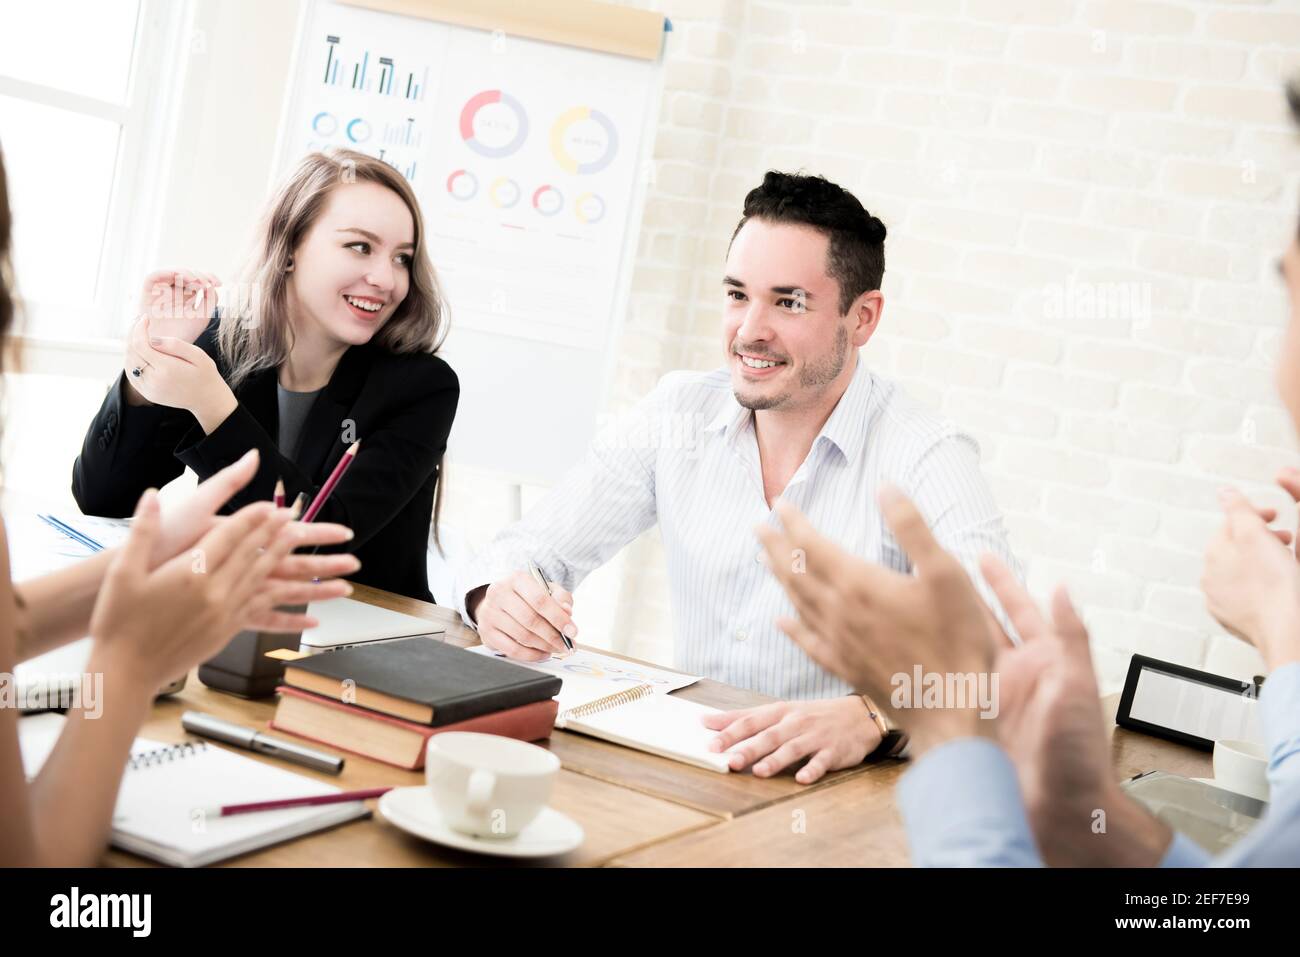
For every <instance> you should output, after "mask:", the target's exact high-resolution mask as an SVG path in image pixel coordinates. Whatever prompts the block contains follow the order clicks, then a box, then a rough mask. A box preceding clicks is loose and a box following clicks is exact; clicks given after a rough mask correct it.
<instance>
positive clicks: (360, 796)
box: [202, 787, 392, 817]
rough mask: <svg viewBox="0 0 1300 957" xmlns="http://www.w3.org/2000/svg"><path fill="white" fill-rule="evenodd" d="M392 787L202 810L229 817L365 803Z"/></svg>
mask: <svg viewBox="0 0 1300 957" xmlns="http://www.w3.org/2000/svg"><path fill="white" fill-rule="evenodd" d="M391 790H392V788H391V787H386V788H366V789H365V790H363V791H340V792H339V793H338V794H317V795H315V796H314V797H298V798H282V799H280V800H278V801H254V802H252V803H251V804H225V805H222V806H221V807H212V808H204V809H202V810H203V811H204V813H205V814H206V815H207V816H208V817H229V816H230V815H232V814H249V813H251V812H253V811H278V810H279V809H280V808H285V807H310V806H312V805H315V804H338V803H340V802H342V801H364V800H366V798H377V797H379V796H380V795H381V794H387V793H388V792H389V791H391Z"/></svg>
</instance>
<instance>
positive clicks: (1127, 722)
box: [1115, 655, 1259, 751]
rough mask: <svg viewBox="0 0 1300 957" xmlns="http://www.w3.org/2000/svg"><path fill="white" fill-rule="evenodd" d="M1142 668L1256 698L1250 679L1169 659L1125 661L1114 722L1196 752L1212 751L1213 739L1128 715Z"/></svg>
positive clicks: (1253, 683)
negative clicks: (1234, 676)
mask: <svg viewBox="0 0 1300 957" xmlns="http://www.w3.org/2000/svg"><path fill="white" fill-rule="evenodd" d="M1143 671H1156V672H1159V673H1161V674H1166V675H1172V676H1174V677H1175V678H1182V679H1183V680H1185V681H1192V682H1195V683H1196V684H1202V685H1210V686H1211V687H1214V688H1222V689H1223V690H1224V691H1231V692H1232V693H1234V694H1238V695H1241V696H1243V697H1252V698H1253V697H1257V696H1258V693H1259V692H1258V685H1257V684H1256V683H1255V682H1253V681H1241V680H1240V679H1237V678H1225V677H1224V676H1223V675H1216V674H1211V673H1210V672H1208V671H1200V670H1198V669H1196V668H1189V667H1187V666H1186V665H1178V664H1174V663H1173V662H1172V661H1161V660H1160V659H1159V658H1150V657H1148V656H1146V655H1134V656H1133V657H1132V659H1131V660H1130V661H1129V665H1128V676H1127V677H1126V678H1125V679H1124V692H1123V694H1121V695H1120V699H1119V709H1118V710H1117V711H1116V712H1115V723H1116V724H1117V725H1119V726H1120V727H1121V728H1126V729H1127V730H1129V731H1140V732H1141V733H1143V734H1149V735H1152V736H1154V737H1157V738H1164V739H1165V740H1166V741H1174V742H1177V743H1178V744H1185V745H1187V746H1189V747H1193V748H1196V749H1197V750H1200V751H1213V750H1214V742H1213V741H1211V740H1210V739H1208V738H1202V737H1199V736H1198V735H1195V734H1188V733H1187V732H1185V731H1177V730H1175V729H1174V728H1166V727H1164V726H1163V725H1159V724H1152V723H1151V722H1149V721H1139V720H1138V719H1137V718H1134V717H1132V716H1131V715H1130V713H1129V712H1130V709H1131V708H1132V707H1133V696H1134V695H1135V694H1136V693H1137V684H1138V678H1140V677H1141V676H1142V672H1143Z"/></svg>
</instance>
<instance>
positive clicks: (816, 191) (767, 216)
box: [731, 170, 885, 315]
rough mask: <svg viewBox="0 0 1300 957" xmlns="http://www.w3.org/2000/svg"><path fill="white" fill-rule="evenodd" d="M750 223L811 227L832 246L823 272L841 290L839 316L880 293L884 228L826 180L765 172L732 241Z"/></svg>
mask: <svg viewBox="0 0 1300 957" xmlns="http://www.w3.org/2000/svg"><path fill="white" fill-rule="evenodd" d="M751 219H761V220H764V221H765V222H769V223H796V224H799V225H802V226H811V227H812V228H813V229H816V230H817V231H819V232H821V233H822V234H824V235H825V236H826V238H827V240H829V242H830V248H829V250H828V251H827V256H826V258H827V263H826V272H827V274H828V275H830V277H831V278H832V279H834V280H835V281H836V282H838V283H839V285H840V314H841V315H843V314H844V313H846V312H848V311H849V309H850V308H851V307H852V306H853V302H854V300H856V299H857V298H858V296H860V295H862V294H863V293H864V292H868V291H870V290H872V289H879V288H880V280H881V279H882V278H884V275H885V224H884V223H882V222H881V221H880V220H879V219H878V218H876V217H875V216H872V215H871V214H870V213H869V212H867V210H866V209H865V208H864V207H863V205H862V204H861V203H860V202H858V198H857V197H856V196H854V195H853V194H852V193H850V192H849V191H848V190H847V189H845V188H844V187H843V186H837V185H836V184H834V183H832V182H830V181H829V180H828V179H826V177H825V176H806V175H804V174H802V173H782V172H778V171H777V170H768V172H767V174H766V175H765V176H764V177H763V184H762V185H761V186H757V187H755V188H754V189H751V190H750V191H749V195H748V196H746V197H745V211H744V213H743V215H742V216H741V217H740V222H739V223H737V224H736V232H734V233H732V234H731V238H732V239H733V240H734V239H735V238H736V234H737V233H739V232H740V230H741V228H742V227H743V226H744V225H745V223H747V222H749V221H750V220H751Z"/></svg>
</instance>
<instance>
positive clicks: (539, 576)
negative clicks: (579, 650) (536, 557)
mask: <svg viewBox="0 0 1300 957" xmlns="http://www.w3.org/2000/svg"><path fill="white" fill-rule="evenodd" d="M528 574H530V575H532V576H533V580H534V581H535V582H537V584H539V585H541V586H542V587H543V588H545V589H546V594H548V595H549V594H550V593H551V583H550V581H549V580H548V579H547V577H546V572H544V571H542V566H541V565H539V564H537V562H535V561H533V560H532V559H531V558H530V559H528ZM560 640H561V641H562V642H564V647H565V648H568V649H569V650H570V651H572V650H573V642H571V641H570V640H569V636H568V635H566V634H565V633H564V632H560Z"/></svg>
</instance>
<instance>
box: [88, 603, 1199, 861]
mask: <svg viewBox="0 0 1300 957" xmlns="http://www.w3.org/2000/svg"><path fill="white" fill-rule="evenodd" d="M352 597H353V598H354V599H357V600H360V601H366V602H370V603H372V604H375V605H380V606H383V607H385V608H390V609H393V610H395V611H400V612H403V613H405V614H408V615H415V616H417V617H425V618H430V619H433V618H435V617H436V616H435V613H434V611H433V610H434V609H435V607H436V606H433V605H430V604H428V603H426V602H421V601H417V600H415V599H411V598H406V597H403V596H399V595H393V594H390V593H388V592H382V591H379V590H377V589H372V588H367V587H364V586H358V587H357V588H356V591H355V593H354V594H353V596H352ZM447 640H448V641H451V642H454V643H456V644H461V645H466V644H470V643H472V642H474V641H475V640H476V639H475V638H474V636H473V633H472V632H470V631H468V629H466V630H465V632H464V633H463V634H455V635H449V636H448V638H447ZM674 694H678V695H680V696H681V697H683V698H688V699H690V700H692V701H698V702H701V703H704V704H708V705H712V706H715V707H719V708H743V707H749V706H751V705H757V704H762V703H764V702H767V701H770V700H772V699H770V698H767V697H765V696H764V695H760V694H756V693H754V692H751V691H745V690H742V689H740V688H733V687H731V686H729V685H725V684H722V683H720V682H717V681H710V680H709V679H707V678H706V679H702V680H700V681H699V682H697V683H695V684H693V685H691V686H689V687H687V688H682V689H681V690H679V691H676V692H674ZM1117 698H1118V696H1113V697H1112V698H1111V699H1108V701H1107V702H1106V703H1107V706H1108V707H1109V713H1110V714H1112V715H1113V714H1114V708H1115V703H1116V700H1117ZM186 710H197V711H206V712H209V713H211V714H215V715H218V716H220V717H223V718H227V719H229V720H231V721H235V722H238V723H240V724H243V725H246V726H250V727H258V728H259V729H261V730H266V728H267V724H268V722H269V721H270V720H271V716H272V714H273V712H274V710H275V699H273V698H272V699H264V700H260V701H250V700H245V699H242V698H236V697H234V696H232V695H228V694H222V693H220V692H216V691H213V690H211V689H210V688H207V687H205V686H204V685H202V684H200V683H199V681H198V677H197V675H196V674H191V675H190V676H189V680H188V681H187V682H186V687H185V688H184V690H182V691H181V692H180V693H179V694H177V695H174V696H172V697H169V698H163V699H160V700H159V701H158V702H157V703H156V704H155V706H154V709H153V712H152V714H151V715H150V718H149V720H148V721H147V722H146V724H145V726H144V728H143V729H141V732H140V733H141V735H142V736H144V737H147V738H152V739H154V740H159V741H167V742H179V741H183V740H185V739H186V737H187V735H186V733H185V731H184V730H183V729H182V728H181V723H180V716H181V712H182V711H186ZM1111 743H1112V754H1113V759H1114V767H1115V773H1116V776H1117V777H1118V778H1120V779H1123V778H1127V777H1131V776H1133V775H1134V774H1138V773H1140V772H1142V771H1150V770H1155V769H1160V770H1165V771H1172V772H1175V773H1178V774H1183V775H1187V776H1189V777H1193V776H1210V775H1211V774H1212V771H1211V768H1210V756H1209V755H1208V754H1204V753H1202V752H1199V751H1195V750H1193V749H1191V748H1186V747H1183V746H1181V745H1177V744H1172V743H1168V742H1164V741H1160V740H1158V739H1155V738H1149V737H1146V736H1145V735H1138V734H1133V733H1132V732H1129V731H1125V730H1123V729H1120V728H1113V729H1112V739H1111ZM543 746H545V747H548V748H549V749H550V750H551V751H553V752H554V753H555V754H556V755H557V756H558V757H559V758H560V760H561V761H562V762H563V768H562V769H561V771H560V773H559V778H558V780H557V781H556V785H555V792H554V795H553V798H552V802H551V803H552V806H553V807H555V808H556V809H557V810H559V811H561V812H563V813H564V814H567V815H569V816H570V817H572V818H573V819H574V820H576V821H577V822H578V823H579V824H581V825H582V828H583V830H584V831H585V832H586V840H585V841H584V842H583V844H582V846H581V847H579V848H578V849H577V850H575V851H572V852H570V853H569V854H567V855H565V856H563V857H559V858H552V859H549V860H546V861H542V862H527V864H531V865H532V866H536V865H537V864H538V863H541V864H549V865H565V866H616V867H617V866H626V867H683V866H684V867H691V866H700V867H782V866H807V867H863V866H904V865H907V864H908V863H909V860H908V852H907V840H906V836H905V834H904V831H903V826H902V821H901V818H900V816H899V813H898V810H897V807H896V806H895V803H894V785H895V783H896V782H897V780H898V776H899V774H900V773H901V772H902V771H903V769H904V768H905V767H906V763H905V762H902V761H896V760H885V761H881V762H876V763H870V764H862V765H859V766H858V767H855V768H850V769H847V770H844V771H837V772H834V773H832V774H828V775H826V776H825V777H824V778H822V780H820V781H818V782H817V783H816V784H813V785H811V786H804V785H801V784H798V783H796V782H795V780H794V777H793V774H792V773H791V772H787V773H785V774H782V775H780V776H778V777H775V778H767V779H762V778H756V777H754V776H752V775H751V774H749V773H748V772H746V773H743V774H734V773H733V774H727V775H722V774H717V773H716V772H713V771H705V770H703V769H700V768H694V767H690V766H689V765H685V764H681V763H679V762H676V761H670V760H667V759H666V758H660V757H656V756H655V755H651V754H644V753H642V752H640V751H634V750H631V749H629V748H623V747H619V746H617V745H613V744H609V743H606V742H604V741H600V740H596V739H593V738H588V737H584V736H582V735H579V734H573V733H570V732H566V731H560V730H556V731H554V732H553V733H552V736H551V739H550V741H549V742H546V743H544V745H543ZM327 750H328V749H327ZM242 753H247V754H248V755H249V756H250V757H253V758H254V759H255V760H261V761H267V762H269V763H274V764H280V765H281V766H284V767H290V768H291V769H292V770H294V771H295V772H297V773H299V774H306V775H311V776H315V777H318V778H319V779H320V780H322V781H326V782H329V783H331V784H335V785H337V786H339V787H342V788H344V789H348V790H352V789H359V788H370V787H381V786H385V785H394V786H398V787H405V786H409V785H422V784H423V783H424V772H423V771H403V770H401V769H399V768H394V767H391V766H389V765H386V764H381V763H379V762H377V761H371V760H368V759H366V758H363V757H359V756H357V755H347V764H346V766H345V767H344V769H343V773H342V774H341V775H338V776H333V775H326V774H319V773H317V772H313V771H309V770H307V769H305V768H301V767H298V766H297V765H287V764H283V763H282V762H277V761H275V760H274V759H272V758H264V757H262V756H260V755H254V754H252V753H251V752H242ZM367 803H368V804H370V805H371V806H372V808H373V806H374V805H375V804H376V803H377V802H376V801H369V802H367ZM103 863H104V864H106V865H110V866H140V865H148V864H149V863H150V862H148V861H145V860H144V859H143V858H140V857H137V856H135V855H133V854H130V853H127V852H125V851H120V850H117V849H115V848H114V849H110V850H109V851H108V853H107V854H106V855H105V857H104V859H103ZM517 863H519V862H515V861H509V860H506V859H504V858H489V857H480V856H477V855H472V854H467V853H463V852H460V851H456V850H453V849H451V848H446V847H443V846H441V845H437V844H432V843H429V842H427V841H424V840H421V839H420V838H417V837H415V836H413V835H410V834H407V833H406V832H405V831H403V830H401V829H399V828H397V827H394V826H393V825H391V824H389V823H388V822H387V821H385V820H384V819H383V818H382V817H380V816H379V815H378V814H377V813H376V814H374V815H373V816H372V817H370V818H368V819H362V820H358V821H352V822H350V823H348V824H344V825H341V826H339V827H336V828H333V829H332V830H328V831H322V832H318V833H316V834H312V835H309V836H307V837H303V838H298V839H297V840H293V841H289V842H287V843H284V844H280V845H277V846H275V847H269V848H265V849H263V850H260V851H255V852H253V853H250V854H246V855H244V856H242V857H238V858H234V859H232V860H230V861H227V862H225V865H224V866H234V867H375V866H379V867H431V866H482V865H489V866H500V865H506V864H517Z"/></svg>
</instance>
